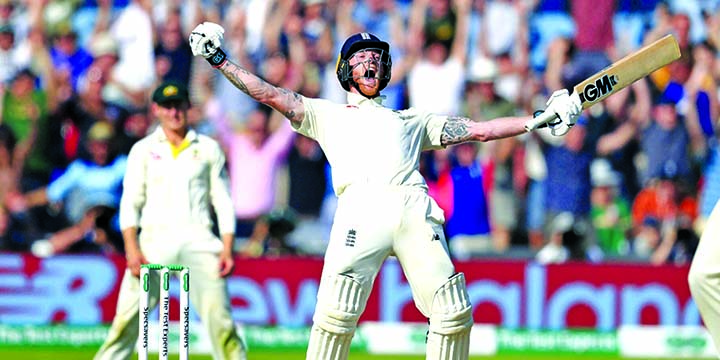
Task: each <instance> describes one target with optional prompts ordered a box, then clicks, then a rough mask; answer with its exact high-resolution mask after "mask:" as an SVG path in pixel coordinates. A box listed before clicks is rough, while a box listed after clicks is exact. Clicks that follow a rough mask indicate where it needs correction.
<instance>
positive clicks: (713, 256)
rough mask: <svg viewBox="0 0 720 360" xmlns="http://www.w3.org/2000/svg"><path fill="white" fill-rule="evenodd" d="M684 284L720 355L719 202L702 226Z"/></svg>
mask: <svg viewBox="0 0 720 360" xmlns="http://www.w3.org/2000/svg"><path fill="white" fill-rule="evenodd" d="M688 283H689V285H690V293H691V294H692V297H693V300H695V303H696V304H697V307H698V310H700V316H701V317H702V319H703V322H704V323H705V327H706V328H707V329H708V331H709V332H710V335H711V336H712V339H713V342H714V343H715V348H716V349H717V351H718V353H720V202H718V203H717V204H715V208H714V209H713V211H712V213H711V214H710V217H709V218H708V220H707V222H706V224H705V228H704V230H703V233H702V236H701V237H700V244H699V245H698V248H697V250H695V255H694V257H693V261H692V265H691V266H690V273H689V274H688Z"/></svg>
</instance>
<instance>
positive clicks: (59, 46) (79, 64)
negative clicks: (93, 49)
mask: <svg viewBox="0 0 720 360" xmlns="http://www.w3.org/2000/svg"><path fill="white" fill-rule="evenodd" d="M51 38H52V46H51V47H50V57H51V58H52V65H53V67H54V68H55V71H63V72H67V73H68V74H69V76H70V84H71V85H72V89H73V91H77V89H78V81H79V79H80V77H81V75H82V74H83V73H84V72H85V71H86V70H87V69H88V68H89V67H90V65H91V64H92V62H93V57H92V55H91V54H90V52H89V51H88V50H86V49H85V47H84V46H82V45H81V44H79V43H78V41H77V33H76V32H75V30H74V29H73V28H72V27H71V25H70V24H69V23H62V24H59V25H57V26H56V27H55V28H54V29H52V33H51Z"/></svg>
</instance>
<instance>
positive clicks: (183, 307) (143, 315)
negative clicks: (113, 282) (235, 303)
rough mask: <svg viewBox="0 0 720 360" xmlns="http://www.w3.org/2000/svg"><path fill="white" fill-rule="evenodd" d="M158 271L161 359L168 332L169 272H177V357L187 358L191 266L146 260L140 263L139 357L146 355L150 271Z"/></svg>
mask: <svg viewBox="0 0 720 360" xmlns="http://www.w3.org/2000/svg"><path fill="white" fill-rule="evenodd" d="M151 271H159V272H160V299H159V302H158V306H159V312H160V319H159V322H160V331H159V333H160V337H159V340H160V342H159V345H160V349H159V351H158V353H159V354H158V355H159V358H160V359H161V360H167V358H168V353H169V349H168V344H169V341H168V335H169V333H170V272H171V271H172V272H180V283H181V284H180V341H179V343H180V349H179V351H180V360H187V358H188V355H189V350H190V346H189V345H190V269H189V268H188V267H186V266H182V265H167V266H165V265H159V264H145V265H142V266H141V267H140V285H141V292H140V302H139V304H140V305H139V306H140V334H141V338H140V349H139V350H138V360H147V358H148V337H149V330H148V328H149V324H150V272H151Z"/></svg>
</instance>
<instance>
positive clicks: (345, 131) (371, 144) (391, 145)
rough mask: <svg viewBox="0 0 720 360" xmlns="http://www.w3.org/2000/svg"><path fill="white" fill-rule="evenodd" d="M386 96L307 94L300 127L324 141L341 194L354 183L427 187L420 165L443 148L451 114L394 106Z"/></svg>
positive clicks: (320, 141)
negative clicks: (341, 98)
mask: <svg viewBox="0 0 720 360" xmlns="http://www.w3.org/2000/svg"><path fill="white" fill-rule="evenodd" d="M381 101H382V100H381V99H380V98H376V99H374V100H370V99H367V98H365V97H363V96H361V95H357V94H353V93H348V104H338V103H334V102H331V101H328V100H322V99H311V98H306V97H303V102H304V105H305V118H304V119H303V122H302V124H301V125H300V126H299V127H297V128H296V131H297V132H299V133H301V134H303V135H305V136H307V137H310V138H312V139H315V140H316V141H317V142H318V143H319V144H320V146H321V147H322V149H323V151H324V152H325V155H326V156H327V158H328V161H329V162H330V165H331V169H332V179H333V186H334V190H335V193H336V194H337V195H340V194H342V193H343V191H344V190H345V188H347V187H348V186H349V185H352V184H367V185H402V186H418V187H422V188H424V189H427V184H426V183H425V179H424V178H423V176H422V175H421V174H420V171H419V170H418V166H419V163H420V153H421V152H422V151H423V150H429V149H439V148H442V145H441V144H440V135H441V133H442V130H443V127H444V126H445V123H446V122H447V116H440V115H434V114H430V113H427V112H422V111H419V110H417V109H414V108H410V109H407V110H401V111H398V110H392V109H388V108H385V107H383V106H382V103H381ZM293 125H294V126H295V124H293Z"/></svg>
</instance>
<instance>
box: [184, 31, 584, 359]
mask: <svg viewBox="0 0 720 360" xmlns="http://www.w3.org/2000/svg"><path fill="white" fill-rule="evenodd" d="M223 33H224V30H223V28H222V27H221V26H220V25H217V24H214V23H209V22H205V23H203V24H200V25H198V26H197V27H196V28H195V29H194V30H193V31H192V33H191V34H190V46H191V48H192V51H193V54H194V55H200V56H203V57H205V58H206V59H207V60H208V62H210V64H211V65H212V66H213V67H215V68H216V69H218V70H219V71H220V72H221V73H222V74H223V75H224V76H225V77H226V78H227V79H228V80H230V81H231V82H232V83H233V84H234V85H235V86H236V87H237V88H238V89H240V90H242V91H243V92H244V93H246V94H248V95H249V96H251V97H252V98H254V99H255V100H257V101H259V102H261V103H263V104H266V105H268V106H271V107H272V108H274V109H275V110H277V111H280V112H281V113H282V114H284V115H285V117H287V119H288V120H290V122H291V124H292V126H293V128H294V129H295V130H296V131H297V132H299V133H301V134H303V135H305V136H308V137H310V138H312V139H315V140H316V141H317V142H318V143H319V144H320V146H321V147H322V149H323V151H324V152H325V154H326V156H327V158H328V160H329V162H330V165H331V168H332V178H333V185H334V187H335V189H334V190H335V192H336V194H337V195H338V197H339V198H338V207H337V211H336V214H335V219H334V223H333V229H332V231H331V234H330V243H329V244H328V248H327V251H326V254H325V264H324V267H323V274H322V278H321V280H320V287H319V291H318V295H317V306H316V308H315V314H314V317H313V326H312V330H311V334H310V344H309V346H308V349H307V359H311V360H343V359H347V357H348V351H349V346H350V342H351V340H352V337H353V335H354V333H355V329H356V325H357V321H358V318H359V317H360V315H361V314H362V312H363V310H364V309H365V304H366V302H367V299H368V295H369V293H370V290H371V289H372V285H373V281H374V280H375V277H376V275H377V273H378V270H379V269H380V266H381V264H382V263H383V261H385V259H386V258H387V257H388V256H396V257H397V259H398V260H399V262H400V264H401V266H402V268H403V270H404V272H405V275H406V277H407V279H408V282H409V283H410V286H411V289H412V292H413V298H414V300H415V305H416V306H417V308H418V309H419V310H420V311H421V312H422V313H423V314H424V315H425V316H426V317H428V319H429V331H428V336H427V359H433V360H439V359H443V360H453V359H457V360H463V359H467V358H468V347H469V337H470V329H471V327H472V324H473V319H472V306H471V304H470V302H469V300H468V296H467V291H466V288H465V278H464V275H463V274H462V273H456V272H455V267H454V266H453V264H452V262H451V260H450V256H449V254H448V247H447V242H446V240H445V235H444V234H443V228H442V224H443V222H444V218H443V213H442V210H440V208H439V207H438V206H437V204H436V203H435V201H433V199H432V198H430V197H429V196H428V194H427V185H426V183H425V180H424V179H423V177H422V175H421V174H420V172H419V171H418V165H419V159H420V153H421V152H422V151H423V150H428V149H438V148H443V147H446V146H448V145H452V144H459V143H462V142H466V141H488V140H493V139H499V138H504V137H509V136H514V135H518V134H522V133H524V132H525V131H526V130H525V125H526V123H527V122H528V121H529V120H531V117H529V116H528V117H508V118H502V119H496V120H493V121H488V122H483V123H479V122H474V121H472V120H470V119H467V118H463V117H453V116H450V117H448V116H438V115H433V114H429V113H425V112H422V111H418V110H415V109H409V110H404V111H394V110H391V109H388V108H386V107H384V106H383V105H382V99H383V98H382V97H380V91H381V90H382V89H383V88H384V87H385V86H386V85H387V84H388V82H389V81H390V74H391V66H392V61H391V59H390V52H389V50H390V45H389V44H388V43H386V42H384V41H381V40H380V39H378V38H377V37H376V36H374V35H372V34H369V33H358V34H355V35H352V36H350V37H349V38H348V39H347V40H346V41H345V44H344V45H343V47H342V50H341V52H340V56H339V59H338V66H337V77H338V80H339V81H340V84H341V85H342V86H343V88H344V89H345V90H347V91H348V95H347V100H348V103H347V104H336V103H332V102H330V101H326V100H322V99H310V98H306V97H303V96H301V95H299V94H297V93H295V92H292V91H290V90H287V89H282V88H278V87H275V86H273V85H271V84H269V83H267V82H265V81H263V80H262V79H260V78H258V77H257V76H255V75H253V74H251V73H250V72H248V71H247V70H246V69H244V68H242V67H240V66H238V65H237V64H235V63H233V62H231V61H229V60H228V59H227V58H226V55H225V53H224V52H223V50H222V49H221V43H222V38H223ZM428 86H432V84H428ZM438 96H442V94H438ZM580 109H581V108H580V100H579V98H577V97H571V96H569V95H568V93H567V91H566V90H563V91H558V92H556V93H554V94H553V95H552V97H551V98H550V101H549V102H548V108H547V109H546V111H552V112H554V113H557V114H558V115H559V118H560V120H557V121H555V122H553V124H552V125H551V129H552V132H553V133H554V134H557V135H561V134H564V133H565V132H567V130H568V129H569V128H570V127H571V126H572V125H573V124H574V123H575V119H576V117H577V116H578V115H579V114H580V111H581V110H580Z"/></svg>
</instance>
